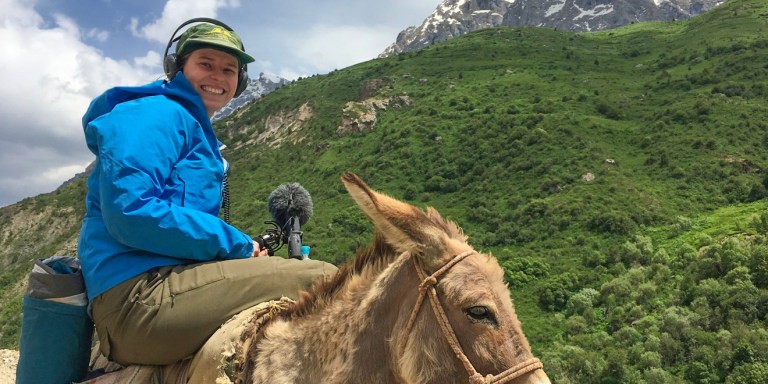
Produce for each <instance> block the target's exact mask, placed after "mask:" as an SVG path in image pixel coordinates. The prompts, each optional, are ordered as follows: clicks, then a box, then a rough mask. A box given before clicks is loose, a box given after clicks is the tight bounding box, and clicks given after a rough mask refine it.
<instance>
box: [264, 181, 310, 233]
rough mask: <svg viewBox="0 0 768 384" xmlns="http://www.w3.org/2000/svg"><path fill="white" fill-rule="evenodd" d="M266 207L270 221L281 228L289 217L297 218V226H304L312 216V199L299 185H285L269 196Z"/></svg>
mask: <svg viewBox="0 0 768 384" xmlns="http://www.w3.org/2000/svg"><path fill="white" fill-rule="evenodd" d="M267 207H268V208H269V214H270V215H272V219H273V220H274V221H275V222H277V224H278V225H279V226H280V227H281V228H282V227H284V226H285V224H286V223H287V222H288V221H289V220H290V218H291V216H296V217H298V218H299V224H300V225H304V224H306V223H307V221H309V218H310V216H312V197H311V196H310V195H309V192H307V190H306V189H304V187H302V186H301V185H300V184H299V183H286V184H283V185H281V186H279V187H277V189H275V190H274V191H272V193H270V194H269V200H268V201H267Z"/></svg>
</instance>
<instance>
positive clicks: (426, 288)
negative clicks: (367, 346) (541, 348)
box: [400, 251, 544, 384]
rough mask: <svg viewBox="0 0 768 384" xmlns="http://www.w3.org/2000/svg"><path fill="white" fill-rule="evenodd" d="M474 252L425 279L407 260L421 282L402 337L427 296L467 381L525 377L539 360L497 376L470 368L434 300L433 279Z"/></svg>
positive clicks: (478, 383)
mask: <svg viewBox="0 0 768 384" xmlns="http://www.w3.org/2000/svg"><path fill="white" fill-rule="evenodd" d="M474 253H475V252H474V251H467V252H464V253H461V254H458V255H456V256H454V257H453V259H451V261H449V262H448V263H446V264H445V265H444V266H442V267H441V268H440V269H438V270H437V271H435V273H433V274H431V275H430V276H429V277H426V276H425V273H424V271H423V270H422V268H421V267H420V266H419V265H418V263H417V262H416V259H415V258H413V257H411V261H413V266H414V268H415V269H416V274H418V276H419V279H420V280H421V284H419V297H418V298H417V299H416V305H415V306H414V307H413V311H411V316H410V317H409V318H408V324H407V325H406V327H405V336H406V337H408V336H409V335H410V333H411V330H412V328H413V324H414V323H415V321H416V316H417V315H418V313H419V310H420V309H421V305H422V304H423V303H424V297H425V296H426V295H427V294H429V298H430V300H429V301H430V305H431V307H432V312H434V314H435V317H436V318H437V323H438V324H439V325H440V329H441V330H442V331H443V336H445V339H446V341H448V345H449V346H450V347H451V349H452V350H453V353H454V354H455V355H456V358H458V359H459V361H461V363H462V364H463V365H464V369H466V370H467V374H468V375H469V381H470V383H472V384H493V383H496V384H502V383H508V382H510V381H512V380H514V379H516V378H518V377H520V376H522V375H525V374H527V373H529V372H533V371H535V370H537V369H543V368H544V366H543V364H541V361H540V360H539V359H537V358H535V357H533V358H530V359H528V360H526V361H523V362H522V363H520V364H517V365H515V366H513V367H511V368H509V369H507V370H506V371H504V372H501V373H500V374H498V375H495V376H494V375H491V374H489V375H487V376H485V377H484V376H483V375H482V374H480V373H479V372H477V370H476V369H475V367H474V366H473V365H472V362H470V361H469V358H467V355H466V354H464V351H463V350H462V349H461V344H460V343H459V339H458V338H457V337H456V333H455V332H454V331H453V327H451V323H450V322H449V321H448V316H447V315H446V314H445V311H444V310H443V307H442V305H440V301H438V298H437V290H436V289H435V284H437V278H438V277H439V276H440V275H442V274H443V273H445V272H446V271H447V270H448V269H450V268H451V267H453V266H454V265H456V264H457V263H458V262H460V261H461V260H464V258H466V257H467V256H469V255H472V254H474ZM402 345H403V346H402V348H401V349H400V352H401V355H402V354H403V353H404V351H405V345H406V343H405V342H404V343H403V344H402Z"/></svg>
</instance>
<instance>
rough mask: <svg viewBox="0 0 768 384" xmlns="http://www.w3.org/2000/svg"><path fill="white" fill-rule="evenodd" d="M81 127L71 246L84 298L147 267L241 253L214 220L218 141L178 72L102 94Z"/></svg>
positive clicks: (242, 244)
mask: <svg viewBox="0 0 768 384" xmlns="http://www.w3.org/2000/svg"><path fill="white" fill-rule="evenodd" d="M83 128H84V130H85V139H86V143H87V144H88V148H89V149H90V150H91V152H93V153H94V154H95V155H96V162H95V166H94V169H93V173H92V174H91V176H90V177H89V178H88V193H87V195H86V199H85V205H86V213H85V218H84V219H83V226H82V229H81V232H80V241H79V244H78V248H79V254H80V260H81V264H82V269H83V275H84V277H85V285H86V290H87V293H88V297H89V298H90V300H93V299H94V298H95V297H97V296H98V295H99V294H101V293H103V292H105V291H106V290H108V289H110V288H112V287H114V286H115V285H117V284H120V283H121V282H123V281H126V280H128V279H130V278H132V277H134V276H137V275H139V274H140V273H142V272H145V271H147V270H149V269H152V268H154V267H159V266H169V265H179V264H189V263H196V262H205V261H212V260H222V259H235V258H246V257H249V256H250V255H251V253H252V252H253V243H252V241H251V238H250V237H249V236H248V235H246V234H244V233H242V232H241V231H239V230H238V229H236V228H235V227H232V226H231V225H229V224H227V223H225V222H224V221H222V220H221V219H219V218H218V214H219V209H220V207H221V199H222V180H223V177H224V172H225V171H224V163H223V159H222V157H221V153H220V152H219V144H220V143H219V141H218V140H217V139H216V136H215V134H214V132H213V127H212V126H211V122H210V120H209V118H208V114H207V113H206V111H205V107H204V106H203V102H202V99H201V98H200V96H199V95H198V94H197V91H195V89H194V88H193V87H192V85H191V84H190V83H189V81H187V79H186V78H185V77H184V74H183V73H179V74H178V75H177V76H176V77H175V78H174V79H173V81H171V82H163V81H156V82H153V83H150V84H147V85H144V86H140V87H118V88H112V89H110V90H108V91H106V92H105V93H104V94H102V95H101V96H99V97H97V98H96V99H94V100H93V101H92V102H91V105H90V107H89V108H88V111H87V112H86V114H85V116H83Z"/></svg>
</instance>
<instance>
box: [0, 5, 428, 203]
mask: <svg viewBox="0 0 768 384" xmlns="http://www.w3.org/2000/svg"><path fill="white" fill-rule="evenodd" d="M441 2H442V1H441V0H386V1H373V0H350V1H346V0H258V1H246V0H242V1H239V0H193V1H188V0H167V1H160V0H37V1H35V0H0V41H2V44H0V81H1V82H2V83H3V84H4V87H3V89H4V92H0V116H3V122H2V123H0V206H5V205H8V204H12V203H14V202H16V201H19V200H21V199H23V198H25V197H30V196H35V195H38V194H40V193H46V192H51V191H53V190H54V189H55V188H56V187H58V186H59V185H60V184H61V183H62V182H64V181H65V180H68V179H69V178H71V177H72V176H74V175H75V174H76V173H78V172H82V171H83V170H84V169H85V167H86V166H87V165H88V164H89V163H90V162H91V161H92V160H93V156H92V155H91V154H90V152H88V150H87V148H86V147H85V143H84V141H83V138H82V127H81V125H80V119H81V117H82V115H83V113H84V112H85V109H86V108H87V107H88V103H89V102H90V100H91V99H93V98H94V97H96V96H97V95H98V94H100V93H101V92H103V91H105V90H106V89H108V88H111V87H113V86H118V85H138V84H143V83H147V82H150V81H153V80H156V79H158V78H160V76H161V74H162V65H161V62H162V55H163V51H164V50H165V47H166V45H167V43H168V39H169V38H170V35H171V33H172V32H173V31H174V30H175V29H176V28H177V27H178V26H179V25H180V24H181V23H182V22H184V21H186V20H188V19H190V18H193V17H212V18H216V19H218V20H221V21H223V22H224V23H226V24H228V25H229V26H231V27H232V28H233V29H234V30H235V31H237V32H238V34H239V35H240V36H241V37H242V38H243V43H244V45H245V48H246V51H248V53H249V54H250V55H251V56H253V57H255V58H256V62H254V63H252V64H250V65H249V67H248V72H249V73H250V74H251V76H253V77H256V76H257V75H258V74H259V73H261V72H265V73H269V74H274V75H278V76H282V77H285V78H288V79H295V78H297V77H299V76H301V77H305V76H309V75H313V74H324V73H328V72H330V71H332V70H334V69H342V68H346V67H348V66H350V65H353V64H357V63H360V62H363V61H367V60H370V59H373V58H375V57H376V56H377V55H378V54H379V53H381V52H382V51H383V50H384V49H385V48H386V47H387V46H389V45H390V44H391V43H393V42H394V41H395V39H396V38H397V34H398V33H399V32H400V31H402V30H403V29H405V28H407V27H409V26H414V25H419V24H421V22H422V21H423V20H424V19H425V18H426V17H427V16H429V15H430V14H431V13H432V12H433V11H434V10H435V8H437V6H438V5H439V4H440V3H441Z"/></svg>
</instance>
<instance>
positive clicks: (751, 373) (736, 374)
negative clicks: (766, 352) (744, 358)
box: [725, 363, 768, 384]
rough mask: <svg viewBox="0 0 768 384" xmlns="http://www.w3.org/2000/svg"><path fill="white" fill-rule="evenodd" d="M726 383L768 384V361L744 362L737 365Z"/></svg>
mask: <svg viewBox="0 0 768 384" xmlns="http://www.w3.org/2000/svg"><path fill="white" fill-rule="evenodd" d="M725 383H726V384H768V363H753V364H744V365H740V366H738V367H736V368H735V369H734V370H733V372H731V374H730V375H728V378H727V379H726V380H725Z"/></svg>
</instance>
